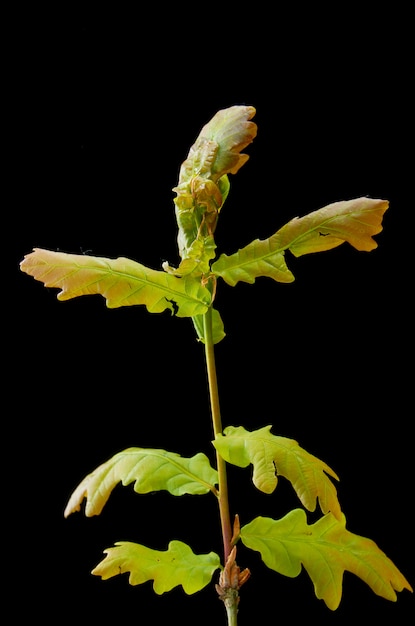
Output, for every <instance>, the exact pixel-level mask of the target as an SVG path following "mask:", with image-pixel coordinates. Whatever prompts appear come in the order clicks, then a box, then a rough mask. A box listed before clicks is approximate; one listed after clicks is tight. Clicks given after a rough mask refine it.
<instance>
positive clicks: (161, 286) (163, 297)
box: [20, 248, 211, 317]
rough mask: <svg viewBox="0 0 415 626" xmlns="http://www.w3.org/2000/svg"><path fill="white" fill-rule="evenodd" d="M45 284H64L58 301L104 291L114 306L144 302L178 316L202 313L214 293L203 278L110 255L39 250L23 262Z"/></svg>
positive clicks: (59, 285)
mask: <svg viewBox="0 0 415 626" xmlns="http://www.w3.org/2000/svg"><path fill="white" fill-rule="evenodd" d="M20 268H21V269H22V271H23V272H26V273H27V274H30V275H31V276H33V277H34V278H35V279H36V280H39V281H41V282H43V283H44V284H45V286H46V287H59V288H60V289H61V291H60V293H59V294H58V300H69V299H70V298H76V297H78V296H85V295H92V294H101V295H102V296H104V298H105V299H106V301H107V306H108V307H109V308H111V309H112V308H116V307H121V306H131V305H135V304H144V305H145V306H146V307H147V310H148V311H150V313H161V312H162V311H164V310H166V309H168V310H170V311H172V312H175V308H176V315H177V316H178V317H192V316H194V315H202V314H203V313H206V311H207V310H208V307H209V304H210V302H211V294H210V292H209V290H208V289H206V287H204V286H203V285H202V284H201V282H200V280H196V279H191V278H189V277H188V279H187V280H186V281H183V280H181V279H180V278H177V277H176V276H171V275H170V274H167V273H166V272H162V271H156V270H152V269H150V268H148V267H145V266H144V265H141V264H140V263H136V262H135V261H131V260H130V259H125V258H118V259H106V258H101V257H95V256H88V255H84V254H66V253H64V252H52V251H50V250H42V249H40V248H35V249H34V251H33V252H31V253H30V254H28V255H26V256H25V258H24V259H23V261H22V262H21V264H20Z"/></svg>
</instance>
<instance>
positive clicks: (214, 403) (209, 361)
mask: <svg viewBox="0 0 415 626" xmlns="http://www.w3.org/2000/svg"><path fill="white" fill-rule="evenodd" d="M203 326H204V338H205V356H206V367H207V376H208V383H209V396H210V406H211V411H212V422H213V432H214V435H215V437H216V436H217V435H219V434H222V419H221V415H220V406H219V392H218V381H217V376H216V364H215V352H214V343H213V334H212V308H211V307H210V308H209V309H208V311H207V313H205V315H204V316H203ZM216 462H217V470H218V476H219V478H218V481H219V497H218V500H219V513H220V521H221V526H222V538H223V552H224V563H226V561H227V560H228V557H229V553H230V551H231V548H232V546H231V540H232V525H231V520H230V514H229V498H228V481H227V476H226V462H225V461H224V460H223V458H222V457H221V456H220V454H219V453H218V452H216ZM235 623H236V622H235Z"/></svg>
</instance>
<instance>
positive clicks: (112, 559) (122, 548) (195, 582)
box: [92, 541, 221, 595]
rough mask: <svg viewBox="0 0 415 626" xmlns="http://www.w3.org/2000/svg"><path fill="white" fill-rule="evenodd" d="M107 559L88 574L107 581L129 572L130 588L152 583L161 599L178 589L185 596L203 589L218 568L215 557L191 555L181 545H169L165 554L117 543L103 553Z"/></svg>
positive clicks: (122, 542)
mask: <svg viewBox="0 0 415 626" xmlns="http://www.w3.org/2000/svg"><path fill="white" fill-rule="evenodd" d="M104 554H106V555H107V556H106V557H105V559H104V560H103V561H101V563H99V564H98V565H97V566H96V567H95V568H94V569H93V570H92V574H94V575H95V576H101V578H102V579H103V580H107V579H108V578H111V577H112V576H117V575H118V574H124V573H125V572H130V576H129V583H130V585H141V584H142V583H145V582H147V581H148V580H154V583H153V589H154V591H155V592H156V593H157V594H159V595H161V594H162V593H165V592H166V591H170V590H171V589H173V588H174V587H177V586H178V585H181V586H182V587H183V589H184V591H185V592H186V593H187V594H192V593H196V592H197V591H200V590H201V589H203V587H206V585H208V584H209V583H210V581H211V579H212V576H213V573H214V572H215V570H217V569H219V568H220V567H221V565H220V560H219V557H218V555H217V554H215V553H214V552H210V553H209V554H194V552H192V550H191V549H190V548H189V546H188V545H186V544H185V543H182V542H181V541H170V543H169V547H168V550H166V551H162V552H160V551H158V550H152V549H151V548H146V547H145V546H142V545H140V544H138V543H131V542H129V541H118V542H117V543H116V544H115V546H114V547H113V548H108V549H107V550H104Z"/></svg>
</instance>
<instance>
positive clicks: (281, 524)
mask: <svg viewBox="0 0 415 626" xmlns="http://www.w3.org/2000/svg"><path fill="white" fill-rule="evenodd" d="M240 536H241V540H242V542H243V543H244V545H246V546H247V547H248V548H251V549H252V550H256V551H258V552H259V553H260V554H261V557H262V560H263V561H264V563H265V564H266V565H267V566H268V567H269V568H270V569H273V570H275V571H276V572H278V573H280V574H283V575H284V576H289V577H291V578H293V577H295V576H298V575H299V574H300V572H301V569H302V566H304V568H305V569H306V571H307V573H308V575H309V576H310V578H311V580H312V582H313V584H314V590H315V594H316V596H317V598H319V599H322V600H324V602H325V603H326V605H327V606H328V607H329V609H331V610H333V611H334V610H336V609H337V608H338V606H339V604H340V601H341V596H342V583H343V574H344V572H345V571H349V572H351V573H352V574H355V575H356V576H358V577H359V578H361V579H362V580H363V581H364V582H365V583H367V584H368V585H369V587H370V588H371V589H372V591H374V593H376V594H377V595H379V596H381V597H383V598H385V599H386V600H391V601H393V602H394V601H396V599H397V597H396V593H395V591H399V592H400V591H402V590H403V589H407V590H409V591H412V588H411V586H410V584H409V583H408V581H407V580H406V579H405V577H404V576H403V575H402V574H401V572H400V571H399V570H398V569H397V568H396V566H395V565H394V564H393V562H392V561H391V560H390V559H389V558H388V557H387V556H386V554H385V553H384V552H382V550H380V549H379V548H378V546H377V545H376V544H375V542H374V541H372V540H371V539H367V538H366V537H361V536H359V535H355V534H353V533H351V532H349V531H348V530H346V519H345V517H344V515H342V518H341V520H338V519H336V518H335V517H334V515H332V514H331V513H328V514H327V515H325V516H324V517H322V518H321V519H320V520H318V521H317V522H316V523H315V524H312V525H310V526H309V525H307V520H306V514H305V512H304V511H303V510H302V509H295V510H294V511H291V512H290V513H288V514H287V515H286V516H285V517H284V518H282V519H280V520H273V519H271V518H266V517H257V518H256V519H254V520H253V521H252V522H250V523H249V524H247V525H246V526H243V527H242V528H241V534H240Z"/></svg>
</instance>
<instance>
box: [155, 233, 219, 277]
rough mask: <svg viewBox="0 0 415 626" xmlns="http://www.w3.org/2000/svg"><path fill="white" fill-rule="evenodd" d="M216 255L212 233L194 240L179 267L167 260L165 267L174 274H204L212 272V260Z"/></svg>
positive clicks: (166, 270)
mask: <svg viewBox="0 0 415 626" xmlns="http://www.w3.org/2000/svg"><path fill="white" fill-rule="evenodd" d="M215 255H216V244H215V240H214V239H213V237H212V236H211V235H210V236H208V237H203V238H202V237H200V238H199V239H195V240H194V242H193V243H192V245H191V246H190V248H189V249H188V250H187V255H186V258H184V259H182V261H181V263H180V265H179V267H177V268H173V267H171V266H170V265H169V264H168V263H167V261H165V262H164V263H163V269H164V271H165V272H168V273H169V274H173V275H174V276H180V277H182V276H190V275H191V276H194V277H200V276H204V275H206V274H209V273H210V261H211V260H212V259H214V258H215Z"/></svg>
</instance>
